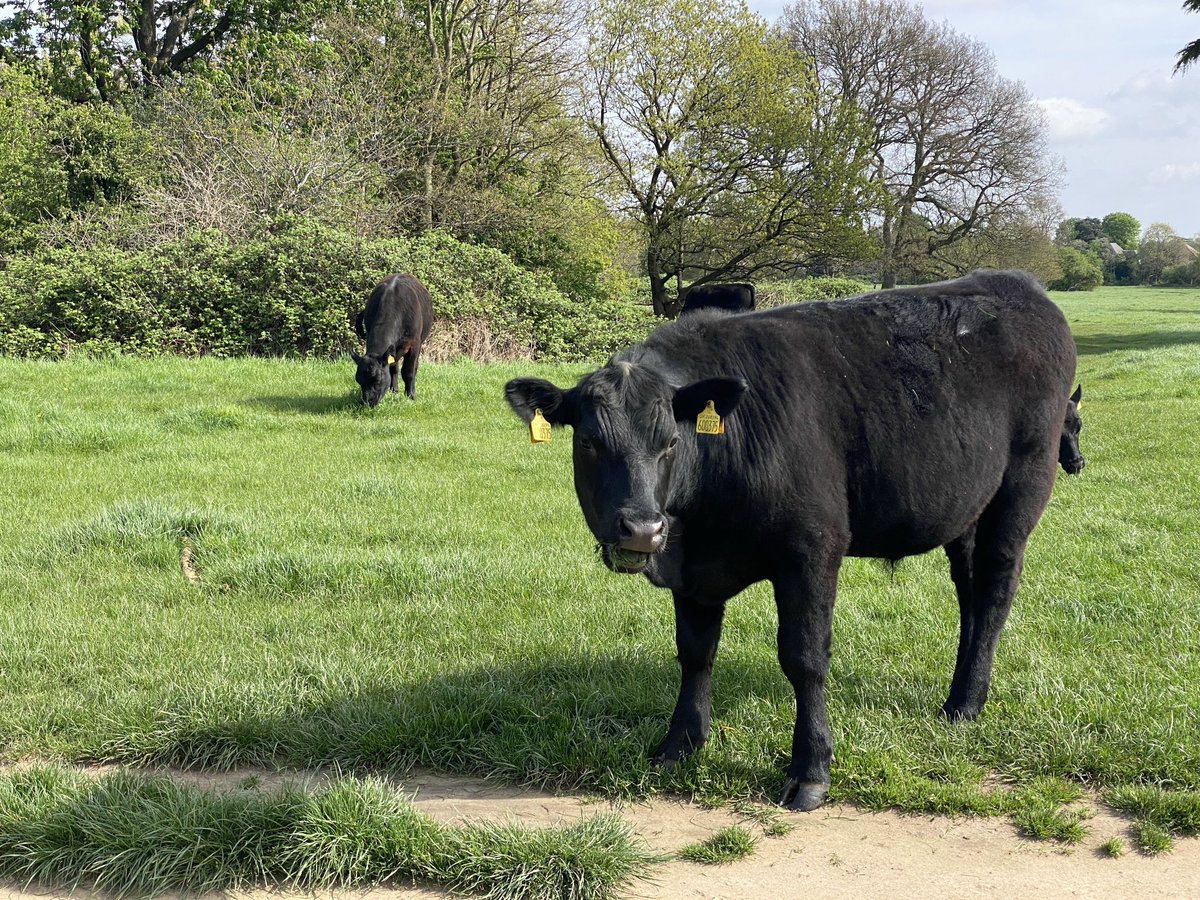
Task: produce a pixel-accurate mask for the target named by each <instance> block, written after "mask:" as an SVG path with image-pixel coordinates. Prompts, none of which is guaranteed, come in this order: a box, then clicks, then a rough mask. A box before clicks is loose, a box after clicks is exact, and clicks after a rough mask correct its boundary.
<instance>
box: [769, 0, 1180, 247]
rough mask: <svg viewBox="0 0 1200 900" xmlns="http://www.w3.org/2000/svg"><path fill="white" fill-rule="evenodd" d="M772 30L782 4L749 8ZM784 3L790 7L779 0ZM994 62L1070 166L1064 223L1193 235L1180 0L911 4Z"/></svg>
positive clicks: (773, 0)
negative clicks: (1161, 228)
mask: <svg viewBox="0 0 1200 900" xmlns="http://www.w3.org/2000/svg"><path fill="white" fill-rule="evenodd" d="M748 2H749V6H750V8H751V9H752V10H754V11H755V12H757V13H758V14H759V15H761V16H763V17H764V18H766V19H768V20H769V21H772V22H774V21H776V20H778V19H779V16H780V13H781V12H782V10H783V8H784V6H785V0H748ZM786 2H787V3H790V2H792V0H786ZM916 2H917V3H918V5H920V6H921V7H923V8H924V10H925V16H926V18H928V19H930V20H933V21H938V22H940V21H946V22H948V23H949V24H950V26H951V27H952V28H953V29H954V30H955V31H957V32H959V33H960V34H964V35H968V36H970V37H973V38H976V39H978V40H980V41H982V42H983V43H984V44H986V45H987V46H988V47H989V48H990V49H991V51H992V53H993V54H995V57H996V70H997V71H998V72H999V73H1000V75H1002V76H1003V77H1005V78H1009V79H1012V80H1014V81H1020V82H1022V83H1024V85H1025V87H1026V88H1028V90H1029V93H1030V94H1031V95H1032V96H1033V98H1034V99H1035V101H1036V102H1037V103H1038V105H1039V106H1040V107H1041V108H1042V111H1043V112H1044V113H1045V116H1046V122H1047V126H1048V127H1047V134H1048V137H1049V148H1050V152H1051V153H1053V154H1054V155H1055V156H1056V157H1058V158H1059V159H1060V160H1061V161H1062V163H1063V165H1064V166H1065V168H1066V174H1065V177H1064V184H1063V187H1062V189H1061V190H1060V192H1059V202H1060V203H1061V204H1062V207H1063V212H1064V215H1066V216H1077V217H1080V218H1082V217H1086V216H1094V217H1096V218H1103V217H1104V216H1106V215H1107V214H1108V213H1110V212H1118V211H1119V212H1127V213H1131V214H1132V215H1133V216H1134V218H1136V219H1137V220H1138V221H1139V222H1140V223H1141V225H1142V228H1143V229H1145V227H1146V226H1147V225H1150V224H1152V223H1155V222H1165V223H1167V224H1168V225H1170V226H1171V227H1172V228H1174V229H1175V230H1176V231H1177V232H1178V233H1179V234H1181V235H1184V236H1185V237H1193V236H1200V64H1197V65H1195V66H1193V67H1192V68H1191V69H1189V70H1188V72H1187V73H1186V74H1183V75H1175V76H1172V74H1171V70H1172V68H1173V67H1174V65H1175V58H1176V55H1177V54H1178V52H1179V51H1180V49H1182V48H1183V46H1184V45H1185V44H1187V43H1189V42H1190V41H1193V40H1195V39H1196V38H1200V14H1197V13H1187V12H1184V11H1183V4H1182V0H1120V2H1117V0H1089V2H1084V0H916Z"/></svg>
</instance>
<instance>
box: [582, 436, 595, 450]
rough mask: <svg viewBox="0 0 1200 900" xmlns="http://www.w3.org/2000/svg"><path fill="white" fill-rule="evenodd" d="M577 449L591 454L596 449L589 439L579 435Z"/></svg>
mask: <svg viewBox="0 0 1200 900" xmlns="http://www.w3.org/2000/svg"><path fill="white" fill-rule="evenodd" d="M579 449H580V450H587V451H588V452H589V453H591V452H592V451H593V450H595V449H596V445H595V444H593V443H592V442H591V439H590V438H587V437H584V436H583V435H580V436H579Z"/></svg>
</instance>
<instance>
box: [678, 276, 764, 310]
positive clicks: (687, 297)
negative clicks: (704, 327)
mask: <svg viewBox="0 0 1200 900" xmlns="http://www.w3.org/2000/svg"><path fill="white" fill-rule="evenodd" d="M698 309H723V310H726V311H728V312H750V310H752V309H754V285H752V284H749V283H748V282H742V283H736V284H700V285H696V286H695V287H693V288H691V289H690V290H689V291H688V292H687V293H686V294H684V295H683V309H681V310H680V311H679V314H680V315H681V316H682V315H683V314H684V313H690V312H695V311H696V310H698Z"/></svg>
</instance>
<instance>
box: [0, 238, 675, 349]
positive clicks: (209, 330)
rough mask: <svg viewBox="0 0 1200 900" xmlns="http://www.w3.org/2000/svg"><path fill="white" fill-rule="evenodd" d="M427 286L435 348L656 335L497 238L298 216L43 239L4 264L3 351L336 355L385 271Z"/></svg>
mask: <svg viewBox="0 0 1200 900" xmlns="http://www.w3.org/2000/svg"><path fill="white" fill-rule="evenodd" d="M398 271H406V272H411V273H412V274H414V275H416V276H417V277H419V278H420V279H421V280H422V281H424V282H425V283H426V284H427V285H428V286H429V290H430V293H431V294H432V295H433V299H434V310H435V314H436V322H435V326H434V333H433V336H432V339H431V345H430V347H429V349H428V358H433V359H437V358H446V357H450V356H455V355H460V354H467V355H471V356H473V357H475V358H478V359H514V358H545V359H558V360H577V359H586V358H595V357H598V356H601V355H604V354H608V353H611V352H613V351H614V350H616V349H618V348H620V347H622V346H624V345H627V344H629V343H632V342H633V341H636V340H638V339H640V338H641V337H642V336H644V335H645V333H646V331H647V330H648V329H649V327H650V325H651V324H652V323H653V321H654V317H653V315H651V314H650V313H649V312H647V311H646V310H644V309H641V308H639V307H637V306H636V305H634V304H631V303H630V304H627V303H621V302H618V301H611V300H591V301H587V302H584V301H579V300H575V299H572V298H570V297H567V296H565V295H564V294H562V293H561V292H559V291H558V289H557V288H555V287H554V285H553V284H552V283H551V281H550V280H549V278H548V277H546V276H544V275H541V274H537V273H532V272H529V271H526V270H524V269H521V268H520V267H518V266H517V265H516V264H514V263H513V262H512V260H511V259H509V258H508V257H507V256H505V255H504V254H503V253H501V252H500V251H498V250H494V249H490V248H485V247H475V246H471V245H469V244H464V243H462V242H461V241H458V240H455V239H454V238H452V237H450V236H448V235H445V234H441V233H437V232H431V233H428V234H425V235H422V236H421V237H419V238H416V239H411V240H410V239H404V238H392V239H386V240H375V241H370V240H363V239H360V238H358V237H355V236H354V235H351V234H349V233H348V232H345V231H342V230H339V229H336V228H332V227H329V226H325V225H320V224H318V223H316V222H314V221H311V220H305V219H298V220H294V221H290V222H287V223H280V224H279V225H278V226H277V227H276V228H275V229H274V230H266V231H263V232H262V233H261V234H259V235H257V236H255V237H254V238H252V239H250V240H246V241H242V242H236V243H235V242H231V241H230V240H229V239H228V238H227V237H225V236H224V235H222V234H220V233H219V232H211V231H210V232H200V233H197V234H193V235H190V236H189V237H187V238H185V239H183V240H180V241H176V242H172V243H165V244H160V245H157V246H154V247H149V248H140V249H126V248H118V247H114V246H110V245H97V246H88V247H80V246H76V247H72V248H69V249H68V248H52V247H43V248H42V249H40V250H38V251H37V252H35V253H30V254H24V255H19V256H15V257H13V258H11V259H10V261H9V263H8V265H7V267H6V268H5V269H4V270H2V271H0V352H3V353H9V354H14V355H21V356H50V357H54V356H64V355H66V354H69V353H71V352H76V351H81V352H87V353H93V354H95V353H110V352H123V353H133V354H139V355H155V354H164V353H181V354H187V355H201V354H212V355H215V356H233V355H240V354H254V355H294V356H317V357H331V356H335V355H337V354H339V353H342V352H344V351H346V350H348V349H350V348H351V347H354V346H356V343H357V337H356V336H355V335H354V332H353V328H352V324H351V323H352V322H353V318H354V316H355V314H356V313H357V312H358V311H360V310H361V309H362V308H363V307H364V306H365V304H366V299H367V296H368V295H369V293H370V291H371V288H372V287H374V285H375V284H376V283H378V282H379V281H380V280H381V279H382V278H383V277H385V276H386V275H389V274H391V273H393V272H398Z"/></svg>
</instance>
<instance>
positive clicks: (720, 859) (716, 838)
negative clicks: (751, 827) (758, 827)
mask: <svg viewBox="0 0 1200 900" xmlns="http://www.w3.org/2000/svg"><path fill="white" fill-rule="evenodd" d="M753 852H754V836H753V835H752V834H750V832H749V831H747V830H746V829H745V828H743V827H742V826H740V825H730V826H729V827H728V828H723V829H721V830H720V831H718V832H717V833H716V834H714V835H713V836H712V837H709V838H706V839H705V840H703V841H698V842H696V843H694V844H688V845H686V846H685V847H682V848H680V850H679V858H680V859H686V860H688V861H689V862H697V863H705V864H707V865H720V864H723V863H731V862H737V861H738V860H739V859H745V858H746V857H747V856H750V855H751V854H752V853H753Z"/></svg>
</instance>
